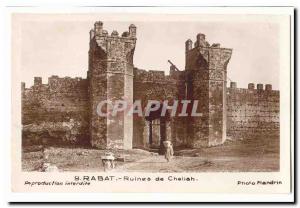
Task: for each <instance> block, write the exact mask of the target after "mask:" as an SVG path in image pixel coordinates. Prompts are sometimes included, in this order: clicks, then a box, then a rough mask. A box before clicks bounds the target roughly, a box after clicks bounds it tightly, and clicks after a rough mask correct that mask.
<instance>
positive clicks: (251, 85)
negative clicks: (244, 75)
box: [228, 82, 278, 92]
mask: <svg viewBox="0 0 300 208" xmlns="http://www.w3.org/2000/svg"><path fill="white" fill-rule="evenodd" d="M228 89H231V90H240V91H248V90H250V91H254V90H255V91H259V92H263V91H265V92H272V91H278V90H273V89H272V85H271V84H266V85H265V86H264V84H260V83H259V84H257V85H256V89H255V84H254V83H249V84H248V88H247V89H246V88H237V83H236V82H230V87H229V88H228Z"/></svg>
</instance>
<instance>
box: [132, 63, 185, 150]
mask: <svg viewBox="0 0 300 208" xmlns="http://www.w3.org/2000/svg"><path fill="white" fill-rule="evenodd" d="M184 76H185V74H184V72H182V71H174V70H170V75H165V73H164V71H151V70H150V71H146V70H142V69H137V68H135V69H134V82H133V88H134V90H133V99H134V100H141V103H142V107H143V108H144V107H145V106H146V105H147V102H148V101H149V100H158V101H164V100H169V101H170V105H171V102H172V100H181V99H184V96H185V82H184ZM158 120H159V118H157V119H156V120H155V121H152V126H151V127H150V128H152V136H153V144H154V145H157V146H158V141H157V140H158V139H159V138H158V137H159V136H160V135H161V131H162V130H161V128H160V121H158ZM149 125H151V124H150V122H149V121H147V120H146V119H145V118H144V117H139V116H137V115H134V117H133V146H134V147H145V146H148V145H149V133H150V132H149ZM165 128H166V129H165V132H166V138H165V139H168V140H172V141H173V143H174V145H175V146H178V145H181V144H182V143H183V142H184V138H185V136H184V133H185V119H184V118H179V117H168V118H167V123H166V127H165Z"/></svg>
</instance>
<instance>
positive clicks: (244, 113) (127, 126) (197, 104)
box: [21, 20, 280, 172]
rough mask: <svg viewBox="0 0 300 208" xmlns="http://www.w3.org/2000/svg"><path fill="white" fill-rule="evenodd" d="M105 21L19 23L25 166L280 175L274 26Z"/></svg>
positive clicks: (23, 162) (28, 167) (52, 169)
mask: <svg viewBox="0 0 300 208" xmlns="http://www.w3.org/2000/svg"><path fill="white" fill-rule="evenodd" d="M109 24H110V23H109V22H107V23H106V22H102V21H99V20H97V21H95V22H92V23H88V22H87V23H86V24H84V23H79V24H78V23H77V22H57V23H54V22H46V23H45V22H39V23H32V22H28V23H27V24H26V23H25V24H24V25H23V28H24V29H23V31H22V37H21V38H22V40H23V39H24V43H22V50H23V51H24V54H22V55H23V56H24V57H23V56H22V57H21V61H22V63H23V62H24V65H23V64H22V66H23V67H24V68H23V69H22V72H24V76H23V75H22V78H24V80H22V81H23V82H22V83H21V87H22V92H21V93H22V167H23V170H24V171H54V170H55V171H83V170H85V171H86V170H91V171H106V170H108V169H111V170H112V169H113V170H114V171H138V172H139V171H141V172H202V171H210V172H214V171H234V172H235V171H241V172H247V171H254V172H256V171H264V172H265V171H271V172H272V171H278V170H279V168H280V167H279V158H280V155H279V150H280V146H279V132H280V130H279V128H280V120H279V117H280V116H279V115H280V103H279V99H280V91H279V89H278V86H279V65H278V59H279V43H278V38H279V30H278V25H277V24H275V23H274V24H270V23H265V24H263V23H260V24H257V25H256V26H257V27H258V30H259V31H257V30H255V31H253V29H252V27H249V24H243V23H240V24H236V25H230V29H229V28H228V26H227V25H226V24H222V25H221V26H220V25H219V24H218V23H216V24H213V23H211V24H206V23H197V22H172V23H169V22H166V23H165V22H159V23H153V22H151V21H150V22H132V23H131V24H128V23H127V24H126V22H113V23H111V25H112V26H115V28H116V29H118V27H117V26H118V25H120V27H121V28H124V27H126V26H128V29H127V30H126V31H117V30H113V31H108V30H107V29H106V25H109ZM88 26H89V27H90V28H91V29H90V30H85V28H87V27H88ZM226 27H227V30H225V28H226ZM109 28H111V26H109ZM139 28H141V30H139ZM162 28H163V29H162ZM198 28H199V29H198ZM194 31H197V32H199V33H194ZM79 32H80V33H85V36H83V35H82V37H81V35H80V34H78V33H79ZM201 32H202V33H201ZM41 33H44V34H46V36H45V35H41ZM73 33H75V34H74V35H73ZM243 33H245V35H242V34H243ZM51 36H52V37H51ZM70 36H73V37H70ZM88 37H89V40H88ZM237 37H238V38H237ZM69 38H70V39H71V40H64V39H69ZM184 39H186V40H185V41H184ZM210 39H212V40H214V41H219V42H217V43H214V42H210ZM250 39H251V40H250ZM63 41H66V42H65V43H63ZM22 42H23V41H22ZM223 42H225V43H223ZM84 44H85V46H84ZM160 44H161V45H160ZM159 45H160V46H159ZM87 47H88V50H87ZM161 50H162V51H163V53H164V54H160V51H161ZM173 50H174V51H173ZM25 51H26V52H27V53H25ZM138 53H140V54H139V55H137V56H135V54H138ZM153 53H158V54H157V55H153ZM235 53H237V55H234V54H235ZM81 54H84V55H82V57H81V56H80V55H81ZM141 56H145V57H142V58H141V59H142V60H139V61H135V60H137V59H139V58H140V57H141ZM157 56H158V57H157ZM168 57H169V59H171V58H172V60H169V59H167V58H168ZM56 58H58V59H60V60H55V59H56ZM163 58H165V60H163ZM177 58H178V60H177ZM74 59H78V60H74ZM64 60H66V61H65V62H64ZM160 60H161V62H162V63H159V62H160ZM243 60H247V62H243ZM34 62H38V63H34ZM49 62H51V63H49ZM74 62H75V63H74ZM135 62H138V63H139V64H138V65H136V64H135ZM76 63H78V67H76ZM166 63H167V64H169V66H167V64H166ZM70 65H71V66H70ZM81 66H82V68H81ZM155 66H164V67H166V69H164V70H163V69H161V70H160V68H158V69H157V68H156V67H155ZM265 66H268V67H265ZM148 67H149V68H150V69H147V68H148ZM167 67H168V68H167ZM54 68H57V69H54ZM67 68H70V69H67ZM84 68H86V69H87V70H86V71H85V70H84ZM161 68H162V67H161ZM52 69H53V70H52ZM59 69H60V71H58V70H59ZM64 69H65V70H64ZM73 69H74V71H72V72H71V73H70V71H71V70H73ZM75 70H76V71H75ZM51 71H54V72H57V73H59V75H57V74H52V75H51V76H49V77H48V78H47V77H45V76H43V77H41V76H38V75H44V72H47V73H45V74H49V73H50V74H51ZM242 71H244V72H242ZM25 73H26V75H25ZM35 73H36V74H35ZM76 73H78V76H76V77H71V76H72V75H74V74H76ZM235 73H238V74H235ZM249 73H250V74H251V73H253V75H250V76H247V77H244V75H245V74H249ZM80 75H82V76H80ZM230 77H231V78H230ZM43 78H44V80H43ZM45 78H46V79H45ZM234 78H235V79H234ZM26 81H27V83H26ZM32 81H33V83H32ZM247 82H249V83H247ZM264 82H265V83H264ZM245 83H247V84H245ZM26 84H27V85H26ZM192 112H193V113H194V114H195V115H193V114H192Z"/></svg>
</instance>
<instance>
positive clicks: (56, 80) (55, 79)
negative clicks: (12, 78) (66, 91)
mask: <svg viewBox="0 0 300 208" xmlns="http://www.w3.org/2000/svg"><path fill="white" fill-rule="evenodd" d="M42 81H43V80H42V77H34V84H33V86H31V87H29V88H26V85H25V83H24V82H22V83H21V86H22V89H24V90H25V89H32V88H35V89H37V88H39V87H50V88H56V87H57V86H62V85H63V86H70V87H72V86H73V87H74V86H79V85H82V84H87V79H83V78H81V77H74V78H72V77H68V76H66V77H59V76H57V75H52V76H51V77H49V78H48V83H45V84H43V83H42Z"/></svg>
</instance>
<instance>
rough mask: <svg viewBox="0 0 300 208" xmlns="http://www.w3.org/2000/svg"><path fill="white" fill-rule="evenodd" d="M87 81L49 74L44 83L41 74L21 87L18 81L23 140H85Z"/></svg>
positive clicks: (86, 141) (83, 141)
mask: <svg viewBox="0 0 300 208" xmlns="http://www.w3.org/2000/svg"><path fill="white" fill-rule="evenodd" d="M87 95H88V94H87V80H86V79H82V78H70V77H64V78H60V77H58V76H52V77H49V79H48V84H42V78H41V77H35V78H34V85H33V86H32V87H30V88H25V83H22V124H23V126H24V127H23V142H24V143H42V142H44V143H45V142H46V143H56V144H60V143H69V144H70V143H77V144H79V143H80V144H85V143H89V142H88V137H89V136H88V131H87V129H88V96H87Z"/></svg>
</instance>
